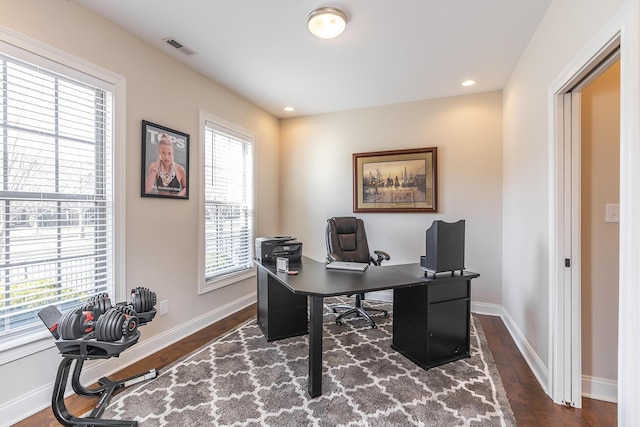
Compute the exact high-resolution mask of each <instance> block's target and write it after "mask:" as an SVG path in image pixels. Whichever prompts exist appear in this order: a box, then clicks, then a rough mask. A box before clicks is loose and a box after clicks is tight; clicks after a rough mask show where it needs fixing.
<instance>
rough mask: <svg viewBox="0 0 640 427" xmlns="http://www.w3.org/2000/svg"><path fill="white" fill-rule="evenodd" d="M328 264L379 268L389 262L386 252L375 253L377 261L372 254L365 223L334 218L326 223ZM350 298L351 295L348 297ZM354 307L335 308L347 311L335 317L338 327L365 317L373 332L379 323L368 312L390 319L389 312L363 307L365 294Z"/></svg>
mask: <svg viewBox="0 0 640 427" xmlns="http://www.w3.org/2000/svg"><path fill="white" fill-rule="evenodd" d="M326 241H327V263H330V262H334V261H343V262H363V263H367V264H373V265H380V264H381V263H382V261H385V260H388V259H390V257H389V255H388V254H387V253H386V252H383V251H374V254H375V255H376V257H377V258H376V259H374V258H373V257H372V256H371V254H370V253H369V244H368V243H367V234H366V232H365V230H364V222H362V220H361V219H359V218H355V217H333V218H329V219H328V220H327V234H326ZM349 296H350V295H349ZM355 296H356V301H355V305H353V306H351V305H336V306H333V307H332V309H333V312H334V313H337V312H338V310H339V309H346V310H347V311H345V312H344V313H342V314H340V315H339V316H338V317H336V323H337V324H338V325H341V324H342V319H344V318H345V317H347V316H350V315H352V314H356V315H357V316H360V317H364V318H365V319H367V322H368V323H369V324H370V325H371V327H372V328H376V327H377V326H376V322H374V320H373V319H372V318H371V316H370V315H369V313H368V312H381V313H384V315H385V316H386V317H388V316H389V313H388V312H387V310H381V309H378V308H372V307H363V306H362V300H363V299H364V293H360V294H355Z"/></svg>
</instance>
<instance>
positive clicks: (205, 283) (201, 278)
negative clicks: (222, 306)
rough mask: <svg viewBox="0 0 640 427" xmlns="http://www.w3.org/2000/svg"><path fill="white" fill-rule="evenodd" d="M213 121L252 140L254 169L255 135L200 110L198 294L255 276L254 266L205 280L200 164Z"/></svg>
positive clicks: (202, 186) (254, 227)
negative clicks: (209, 124)
mask: <svg viewBox="0 0 640 427" xmlns="http://www.w3.org/2000/svg"><path fill="white" fill-rule="evenodd" d="M207 122H209V123H213V124H215V125H216V126H219V127H222V128H225V129H228V130H230V131H231V132H235V133H237V134H240V135H242V136H244V137H247V138H249V139H251V140H252V143H253V144H254V150H253V152H252V156H253V168H254V170H255V159H256V150H255V141H256V138H255V135H254V134H253V133H252V132H250V131H248V130H246V129H244V128H242V127H240V126H237V125H234V124H233V123H230V122H228V121H226V120H224V119H221V118H219V117H216V116H214V115H212V114H209V113H207V112H205V111H202V110H201V111H200V141H201V142H200V147H199V150H198V152H199V154H200V156H199V158H200V159H201V164H200V165H199V169H200V173H199V176H198V179H199V183H200V194H199V199H198V294H199V295H202V294H205V293H207V292H211V291H214V290H216V289H220V288H222V287H225V286H229V285H232V284H234V283H238V282H241V281H243V280H246V279H250V278H252V277H255V276H256V269H255V267H254V268H253V269H252V270H250V271H243V272H241V273H236V274H230V275H228V276H225V277H222V278H218V279H215V280H207V278H206V277H205V256H204V252H205V239H204V235H205V224H204V221H205V217H204V209H203V206H204V203H205V176H204V169H205V168H204V165H203V164H202V163H203V162H204V155H205V154H204V150H205V146H204V141H205V131H204V128H205V126H206V123H207ZM252 185H253V188H254V191H253V206H254V212H255V206H256V192H255V188H256V174H255V173H254V174H253V183H252ZM252 227H253V230H254V233H255V230H256V215H255V213H254V215H253V221H252Z"/></svg>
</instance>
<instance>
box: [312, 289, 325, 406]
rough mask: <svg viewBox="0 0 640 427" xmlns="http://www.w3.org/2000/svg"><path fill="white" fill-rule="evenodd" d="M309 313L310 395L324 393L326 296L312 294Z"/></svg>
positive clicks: (316, 395)
mask: <svg viewBox="0 0 640 427" xmlns="http://www.w3.org/2000/svg"><path fill="white" fill-rule="evenodd" d="M309 299H310V300H311V304H310V313H309V396H310V397H318V396H320V395H321V394H322V320H323V319H322V314H323V304H324V298H323V297H321V296H311V297H309Z"/></svg>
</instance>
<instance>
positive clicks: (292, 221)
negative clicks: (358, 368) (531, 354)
mask: <svg viewBox="0 0 640 427" xmlns="http://www.w3.org/2000/svg"><path fill="white" fill-rule="evenodd" d="M501 127H502V95H501V92H488V93H481V94H476V95H468V96H459V97H452V98H444V99H435V100H429V101H422V102H412V103H406V104H399V105H389V106H384V107H378V108H368V109H360V110H353V111H346V112H339V113H332V114H323V115H316V116H307V117H299V118H292V119H286V120H282V125H281V135H282V142H281V144H282V145H281V167H282V170H281V183H280V195H281V196H280V197H281V200H282V209H281V224H280V225H281V226H280V228H281V230H282V232H283V233H286V234H291V235H294V236H297V237H298V238H299V239H300V240H301V241H302V242H303V244H304V252H305V254H306V255H307V256H310V257H312V258H314V259H317V260H324V258H325V255H326V250H325V241H324V230H325V222H326V219H327V218H329V217H331V216H342V215H354V213H353V203H352V201H353V199H352V194H353V193H352V192H353V175H352V154H353V153H361V152H370V151H383V150H401V149H409V148H419V147H438V198H439V202H438V205H439V212H438V213H437V214H434V213H391V214H389V213H387V214H385V213H360V214H357V216H359V217H361V218H363V219H364V221H365V225H366V228H367V237H368V240H369V246H370V248H371V250H374V249H382V250H385V251H387V252H388V253H389V254H390V255H391V261H390V263H392V264H401V263H409V262H418V261H419V256H420V255H424V252H425V247H424V246H425V230H426V229H427V228H428V227H429V226H430V225H431V223H432V222H433V220H436V219H442V220H445V221H456V220H458V219H465V220H466V260H465V261H466V267H467V268H468V269H470V270H473V271H476V272H478V273H480V278H479V279H477V280H474V282H473V287H472V299H473V301H474V303H486V304H494V305H499V304H500V300H501V294H500V292H501V268H502V267H501V253H502V248H501V241H500V240H501V234H502V213H501V211H502V194H501V185H502V184H501V183H502V172H501V167H502V166H501V165H502V136H501V130H502V128H501Z"/></svg>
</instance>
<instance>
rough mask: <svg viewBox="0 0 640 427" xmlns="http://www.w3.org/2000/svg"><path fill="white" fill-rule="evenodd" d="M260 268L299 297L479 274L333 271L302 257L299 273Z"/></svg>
mask: <svg viewBox="0 0 640 427" xmlns="http://www.w3.org/2000/svg"><path fill="white" fill-rule="evenodd" d="M256 265H257V266H258V268H263V269H264V270H265V271H267V272H268V274H269V275H271V276H272V277H274V278H276V279H277V280H278V281H279V282H280V283H282V284H283V285H284V286H286V287H287V288H289V290H291V291H292V292H294V293H296V294H306V295H321V296H325V297H327V296H336V295H345V294H348V293H360V292H373V291H379V290H383V289H393V288H401V287H409V286H415V285H421V284H423V283H424V282H425V281H427V282H430V281H438V283H441V282H445V281H449V280H460V279H462V278H464V279H473V278H475V277H478V276H479V275H478V274H476V273H471V272H466V271H465V272H464V273H463V274H462V275H460V273H456V274H455V275H454V276H451V275H449V276H443V277H439V278H435V279H434V278H427V277H424V270H423V269H422V268H421V267H420V264H418V263H414V264H401V265H389V266H375V265H372V266H370V267H369V268H367V269H366V270H365V271H349V270H331V269H327V268H325V263H323V262H318V261H315V260H312V259H311V258H307V257H302V260H301V261H300V262H297V263H290V264H289V270H297V271H298V274H296V275H290V274H287V273H278V272H277V270H276V265H275V263H273V264H271V263H269V264H268V263H265V264H262V263H261V262H259V261H256Z"/></svg>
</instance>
